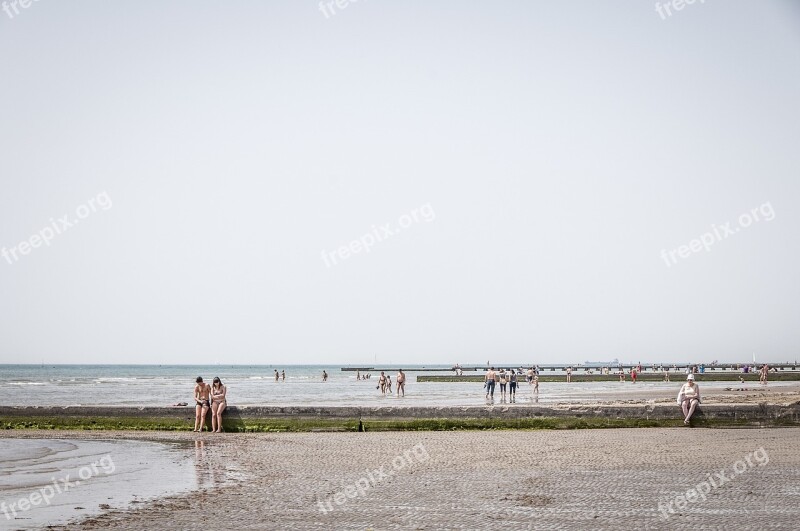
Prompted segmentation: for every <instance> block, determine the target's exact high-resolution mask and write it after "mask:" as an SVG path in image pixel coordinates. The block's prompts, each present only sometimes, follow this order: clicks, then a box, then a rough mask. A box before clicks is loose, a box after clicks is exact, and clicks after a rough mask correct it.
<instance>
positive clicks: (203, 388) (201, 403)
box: [194, 376, 211, 432]
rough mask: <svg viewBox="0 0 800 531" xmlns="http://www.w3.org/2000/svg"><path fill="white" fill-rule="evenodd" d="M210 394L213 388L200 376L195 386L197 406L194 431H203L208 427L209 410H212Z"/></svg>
mask: <svg viewBox="0 0 800 531" xmlns="http://www.w3.org/2000/svg"><path fill="white" fill-rule="evenodd" d="M210 394H211V386H210V385H208V384H207V383H203V378H202V377H201V376H198V377H197V380H195V386H194V401H195V404H196V405H195V408H194V411H195V413H194V431H197V432H200V431H203V426H205V425H206V415H208V410H209V409H210V408H211V397H210V396H209V395H210Z"/></svg>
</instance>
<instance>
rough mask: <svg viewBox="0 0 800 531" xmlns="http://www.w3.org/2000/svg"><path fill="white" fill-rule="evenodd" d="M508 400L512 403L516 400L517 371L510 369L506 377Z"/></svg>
mask: <svg viewBox="0 0 800 531" xmlns="http://www.w3.org/2000/svg"><path fill="white" fill-rule="evenodd" d="M508 400H509V402H511V403H512V404H513V403H515V402H516V401H517V371H515V370H512V371H511V376H509V377H508Z"/></svg>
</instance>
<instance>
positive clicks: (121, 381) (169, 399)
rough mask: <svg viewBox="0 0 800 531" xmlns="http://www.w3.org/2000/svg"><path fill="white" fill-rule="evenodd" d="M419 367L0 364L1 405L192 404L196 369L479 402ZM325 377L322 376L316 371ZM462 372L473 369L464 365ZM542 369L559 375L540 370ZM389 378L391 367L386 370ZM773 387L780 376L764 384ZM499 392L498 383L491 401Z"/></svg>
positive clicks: (269, 384) (423, 401) (236, 389)
mask: <svg viewBox="0 0 800 531" xmlns="http://www.w3.org/2000/svg"><path fill="white" fill-rule="evenodd" d="M420 368H421V367H420V366H408V367H403V369H404V371H405V372H406V376H407V383H406V396H405V398H402V399H399V398H397V395H396V392H395V394H392V395H387V396H381V394H380V392H379V391H378V390H377V389H376V387H377V385H378V373H375V372H374V371H373V372H372V373H371V374H372V378H371V379H370V380H360V381H359V380H356V373H355V372H346V371H342V370H341V367H340V366H325V365H287V366H281V367H277V366H267V365H261V366H259V365H202V366H190V365H0V385H1V386H3V388H4V389H6V390H8V392H6V393H5V395H4V401H3V404H4V405H6V406H56V405H61V406H74V405H125V406H169V405H173V404H176V403H179V402H188V403H189V404H192V403H193V396H192V393H193V390H194V385H195V384H194V381H195V378H196V377H197V376H202V377H203V378H204V379H205V381H206V382H209V383H210V382H211V380H212V379H213V378H214V377H215V376H219V377H220V379H221V380H222V382H223V383H224V384H225V385H226V386H227V388H228V404H229V405H240V406H244V405H273V406H286V405H315V406H316V405H339V406H352V405H358V406H377V405H393V406H400V405H403V406H419V405H425V406H431V405H433V406H436V405H482V404H484V403H485V398H484V391H483V385H482V384H481V383H467V382H453V383H444V382H442V383H437V382H424V383H418V382H417V381H416V379H417V375H419V374H426V375H433V374H441V375H452V372H451V371H450V370H449V368H448V367H441V370H440V371H434V372H431V371H425V372H420V371H418V370H415V369H420ZM275 369H277V370H278V371H279V372H280V371H281V370H285V371H286V380H285V381H283V380H281V381H278V382H276V381H275V378H274V370H275ZM323 370H325V371H327V373H328V376H329V378H328V381H327V382H324V383H323V382H322V371H323ZM465 374H481V373H479V372H465ZM547 374H559V373H558V372H550V371H547ZM390 376H391V377H392V381H393V383H394V381H395V379H396V373H395V372H394V371H393V372H392V373H390ZM672 380H673V381H672V382H669V383H665V382H639V383H637V384H636V385H632V384H630V381H629V380H628V382H627V383H626V384H620V383H619V382H589V383H578V382H574V383H571V384H567V383H566V382H563V383H562V382H559V383H542V384H540V388H539V390H540V392H539V396H538V401H539V403H545V404H546V403H553V402H563V401H571V402H581V401H593V400H615V399H625V397H626V395H630V394H632V393H636V392H642V391H648V390H651V391H654V392H655V393H656V394H658V395H660V394H663V396H664V397H672V396H674V395H676V394H677V389H678V388H679V387H680V384H681V382H682V380H683V375H682V374H678V373H676V374H674V375H673V378H672ZM733 384H734V383H733V382H713V383H712V382H704V383H703V384H702V385H703V388H704V389H709V388H720V389H722V388H725V387H730V386H731V385H733ZM770 385H771V386H779V385H780V382H775V383H774V384H770ZM531 397H532V394H531V393H530V388H529V386H528V385H527V384H526V383H525V382H524V378H521V384H520V387H519V391H518V401H519V402H522V403H524V402H525V401H526V400H528V399H530V398H531ZM498 399H499V388H497V389H496V390H495V400H496V401H497V400H498Z"/></svg>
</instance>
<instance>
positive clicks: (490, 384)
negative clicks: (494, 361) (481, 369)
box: [483, 367, 496, 400]
mask: <svg viewBox="0 0 800 531" xmlns="http://www.w3.org/2000/svg"><path fill="white" fill-rule="evenodd" d="M495 377H496V373H495V372H494V367H490V368H489V370H488V371H486V377H485V379H484V384H483V385H484V387H486V399H487V400H488V399H489V397H491V399H492V400H494V379H495Z"/></svg>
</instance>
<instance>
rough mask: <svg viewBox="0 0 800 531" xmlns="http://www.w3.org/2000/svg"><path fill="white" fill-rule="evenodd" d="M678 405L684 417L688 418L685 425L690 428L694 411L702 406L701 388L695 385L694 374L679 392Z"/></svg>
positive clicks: (687, 378)
mask: <svg viewBox="0 0 800 531" xmlns="http://www.w3.org/2000/svg"><path fill="white" fill-rule="evenodd" d="M678 404H679V405H680V406H681V409H682V410H683V416H684V417H686V418H685V419H684V420H683V423H684V424H686V425H687V426H688V425H689V421H690V420H691V418H692V415H694V410H695V409H697V405H698V404H700V386H699V385H697V384H696V383H694V374H690V375H689V376H687V377H686V383H685V384H683V385H682V386H681V390H680V391H679V392H678Z"/></svg>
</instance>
